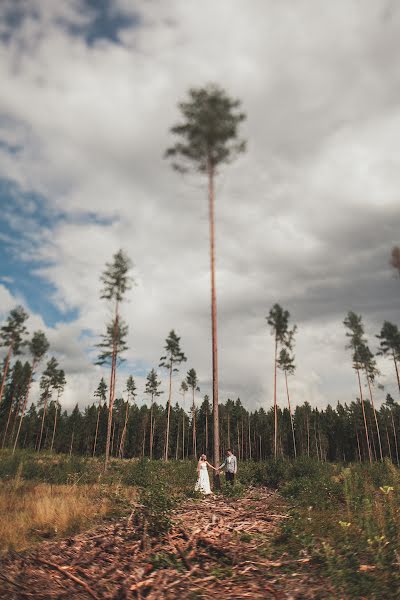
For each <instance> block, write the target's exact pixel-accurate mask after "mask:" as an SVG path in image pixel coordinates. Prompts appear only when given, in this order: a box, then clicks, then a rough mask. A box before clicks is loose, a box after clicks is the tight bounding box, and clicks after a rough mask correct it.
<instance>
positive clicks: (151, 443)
mask: <svg viewBox="0 0 400 600" xmlns="http://www.w3.org/2000/svg"><path fill="white" fill-rule="evenodd" d="M153 408H154V407H153V396H151V407H150V440H149V441H150V448H149V457H150V460H151V459H152V458H153V440H154V422H153Z"/></svg>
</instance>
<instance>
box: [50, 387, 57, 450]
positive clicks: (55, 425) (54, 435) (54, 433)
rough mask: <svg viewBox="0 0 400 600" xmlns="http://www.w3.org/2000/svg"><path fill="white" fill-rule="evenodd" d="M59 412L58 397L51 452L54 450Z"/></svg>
mask: <svg viewBox="0 0 400 600" xmlns="http://www.w3.org/2000/svg"><path fill="white" fill-rule="evenodd" d="M57 414H58V399H57V402H56V412H55V413H54V426H53V437H52V438H51V446H50V452H53V446H54V439H55V437H56V428H57Z"/></svg>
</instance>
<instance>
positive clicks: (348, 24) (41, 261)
mask: <svg viewBox="0 0 400 600" xmlns="http://www.w3.org/2000/svg"><path fill="white" fill-rule="evenodd" d="M399 31H400V7H399V4H398V2H396V1H395V0H393V1H385V0H378V1H372V0H370V1H368V0H338V1H336V2H334V3H333V2H320V0H281V1H280V2H276V1H275V0H252V2H248V1H247V0H236V1H235V2H232V1H231V0H218V1H217V2H216V1H215V0H203V1H202V2H201V3H199V2H194V1H193V0H170V1H169V2H165V1H163V0H141V1H139V0H138V1H135V0H64V1H63V2H54V1H53V0H2V1H1V2H0V78H1V79H0V80H1V94H0V208H1V210H0V256H1V262H0V318H1V319H3V318H4V317H5V316H6V315H7V313H8V311H9V310H10V308H12V307H13V306H14V305H15V304H16V303H22V304H23V305H24V306H26V308H27V309H28V310H29V312H30V314H31V317H30V321H29V326H30V329H31V331H33V330H35V329H38V328H41V329H43V330H45V331H46V333H47V335H48V337H49V340H50V342H51V352H52V353H53V354H54V355H56V356H57V357H58V359H59V361H60V363H61V365H62V366H63V367H64V369H65V371H66V374H67V379H68V385H67V389H66V392H65V398H64V405H65V406H66V407H68V408H71V407H72V406H73V405H74V404H75V403H76V402H79V404H80V405H81V406H85V405H86V404H87V403H88V402H91V401H92V398H93V390H94V389H95V387H96V386H97V383H98V380H99V378H100V376H101V374H102V373H103V372H102V371H101V370H100V368H99V367H94V366H93V361H94V357H95V354H96V351H95V350H94V345H95V344H96V343H97V342H98V341H99V337H98V336H99V334H100V333H101V332H102V330H103V328H104V323H105V321H106V320H107V319H108V317H109V314H110V313H109V309H108V308H107V305H106V303H105V302H104V301H101V300H100V299H99V290H100V283H99V275H100V273H101V271H102V269H103V267H104V264H105V262H106V261H108V260H110V258H111V256H112V254H113V253H114V252H116V251H117V250H118V249H119V248H120V247H122V248H123V249H124V250H125V251H126V252H127V253H128V254H129V256H130V257H131V258H132V260H133V262H134V264H135V267H134V270H133V275H134V277H135V281H136V286H135V287H134V288H133V289H132V291H131V292H130V293H129V295H128V297H127V301H126V302H125V305H124V307H123V312H124V316H125V318H126V320H127V321H128V323H129V327H130V333H129V352H128V353H127V355H126V358H127V361H126V363H125V365H124V367H123V370H122V371H121V373H120V377H119V382H118V386H119V389H120V390H122V389H123V388H124V380H125V379H126V376H127V374H128V373H132V374H133V375H134V376H135V377H136V378H137V381H138V387H139V390H140V392H141V393H140V394H139V401H140V402H142V401H143V400H142V399H143V394H142V390H143V381H144V378H145V376H146V373H147V372H148V371H149V370H150V369H151V368H152V367H154V366H155V367H157V365H158V360H159V357H160V356H161V354H162V353H163V344H164V340H165V338H166V336H167V334H168V332H169V330H170V329H172V328H174V329H175V330H176V331H177V333H178V334H179V335H180V336H181V341H182V347H183V349H184V351H185V353H186V355H187V357H188V362H187V363H186V364H185V365H184V371H185V372H186V370H187V369H188V368H190V367H194V368H195V369H196V370H197V372H198V375H199V377H200V382H201V383H200V385H201V391H202V393H207V392H208V393H209V392H210V389H211V385H210V382H211V354H210V344H211V342H210V337H211V336H210V319H209V315H210V309H209V296H210V293H209V254H208V244H209V241H208V215H207V198H206V182H205V181H204V180H203V179H202V178H201V177H197V176H194V175H190V176H185V177H183V178H182V177H181V176H179V175H177V174H176V173H175V172H173V171H172V170H171V169H170V166H169V165H168V163H167V162H166V161H165V160H164V159H163V153H164V150H165V148H166V147H167V146H168V145H169V144H170V143H171V136H170V134H169V128H170V127H171V125H173V124H174V123H175V122H176V121H177V120H178V119H179V113H178V109H177V103H178V102H179V101H180V100H181V99H183V98H184V97H185V94H186V91H187V89H188V88H189V87H190V86H201V85H204V84H207V83H209V82H217V83H219V84H220V85H221V86H223V87H224V88H226V90H227V91H228V92H229V93H230V94H231V95H232V96H234V97H237V98H239V99H240V100H241V101H242V103H243V109H244V111H245V112H246V114H247V120H246V122H245V123H244V125H243V128H242V135H243V136H244V137H245V138H246V139H247V140H248V150H247V153H246V154H245V155H243V156H242V157H241V158H240V159H239V160H237V161H236V162H235V163H234V164H232V165H231V166H228V167H226V168H224V169H223V171H222V172H221V174H220V176H219V179H218V182H217V206H216V218H217V293H218V310H219V352H220V354H219V357H220V358H219V360H220V397H221V400H225V399H226V398H227V397H233V398H236V397H238V396H240V398H241V399H242V401H243V402H244V403H245V404H246V405H247V406H249V407H251V408H255V407H260V406H263V407H265V408H268V407H269V406H270V405H271V401H272V367H273V362H272V361H273V356H272V350H273V343H272V338H271V335H270V332H269V330H268V327H267V324H266V321H265V316H266V315H267V314H268V312H269V310H270V308H271V306H272V305H273V304H274V303H275V302H280V303H281V304H282V305H283V306H284V307H285V308H287V309H288V310H289V311H290V313H291V315H292V319H293V322H295V323H297V325H298V334H297V339H296V364H297V371H296V375H295V376H294V377H293V380H292V382H291V385H292V390H293V400H294V401H297V402H302V401H304V400H308V401H309V402H310V403H311V404H312V405H318V406H325V405H326V404H327V403H328V402H331V403H336V402H337V400H341V401H350V400H351V399H352V398H354V397H355V394H356V386H355V383H356V381H355V378H354V374H353V372H352V370H351V363H350V356H349V354H348V352H347V351H346V350H345V344H346V340H345V335H344V328H343V325H342V321H343V318H344V316H345V314H346V312H347V311H349V310H354V311H356V312H357V313H360V314H362V315H363V317H364V321H365V326H366V331H367V333H368V336H369V340H370V344H371V348H372V349H373V350H375V349H376V339H375V337H374V336H375V334H376V333H378V331H379V329H380V326H381V324H382V322H383V320H384V319H389V320H393V321H395V322H396V321H397V319H398V315H399V300H398V299H399V292H400V289H399V286H400V282H399V281H398V280H396V278H395V275H394V274H393V273H392V271H391V269H390V267H389V266H388V257H389V254H390V249H391V247H392V245H393V244H395V243H398V242H399V241H400V239H399V226H400V212H399V209H398V203H399V195H398V191H399V189H400V158H399V157H400V155H399V151H398V137H399V132H400V102H399V99H400V70H399V67H398V60H397V57H398V53H399V50H400V41H399V40H400V36H399ZM380 366H381V368H382V371H383V376H382V383H384V384H385V386H386V389H385V392H379V395H378V398H379V399H380V400H382V399H383V398H384V394H385V393H386V391H391V392H392V393H395V392H396V389H395V387H394V380H393V376H392V373H391V369H390V365H386V364H385V361H380ZM104 373H105V374H106V371H104ZM182 375H183V373H180V374H178V377H177V381H176V383H177V384H179V381H180V378H181V377H182ZM177 387H178V385H176V388H177ZM175 399H176V400H178V399H180V397H179V394H178V393H176V394H175ZM284 402H285V400H284V396H283V394H280V403H281V404H282V405H284Z"/></svg>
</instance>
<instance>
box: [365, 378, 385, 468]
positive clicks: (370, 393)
mask: <svg viewBox="0 0 400 600" xmlns="http://www.w3.org/2000/svg"><path fill="white" fill-rule="evenodd" d="M365 376H366V378H367V382H368V389H369V399H370V400H371V405H372V410H373V411H374V417H375V425H376V433H377V434H378V443H379V454H380V456H381V461H382V460H383V453H382V442H381V432H380V430H379V423H378V417H377V414H376V410H375V405H374V399H373V397H372V388H371V382H370V380H369V377H368V373H366V374H365Z"/></svg>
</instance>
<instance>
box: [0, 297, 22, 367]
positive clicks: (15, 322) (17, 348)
mask: <svg viewBox="0 0 400 600" xmlns="http://www.w3.org/2000/svg"><path fill="white" fill-rule="evenodd" d="M27 319H28V314H27V313H26V312H25V310H24V309H23V308H22V306H17V307H15V308H13V309H12V310H11V311H10V314H9V316H8V317H7V320H6V323H5V324H4V325H2V327H0V346H6V347H7V348H8V347H10V346H11V347H12V352H13V354H14V355H17V354H20V353H21V347H22V346H24V344H25V343H26V342H25V341H24V337H25V335H26V333H27V329H26V327H25V321H26V320H27Z"/></svg>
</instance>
